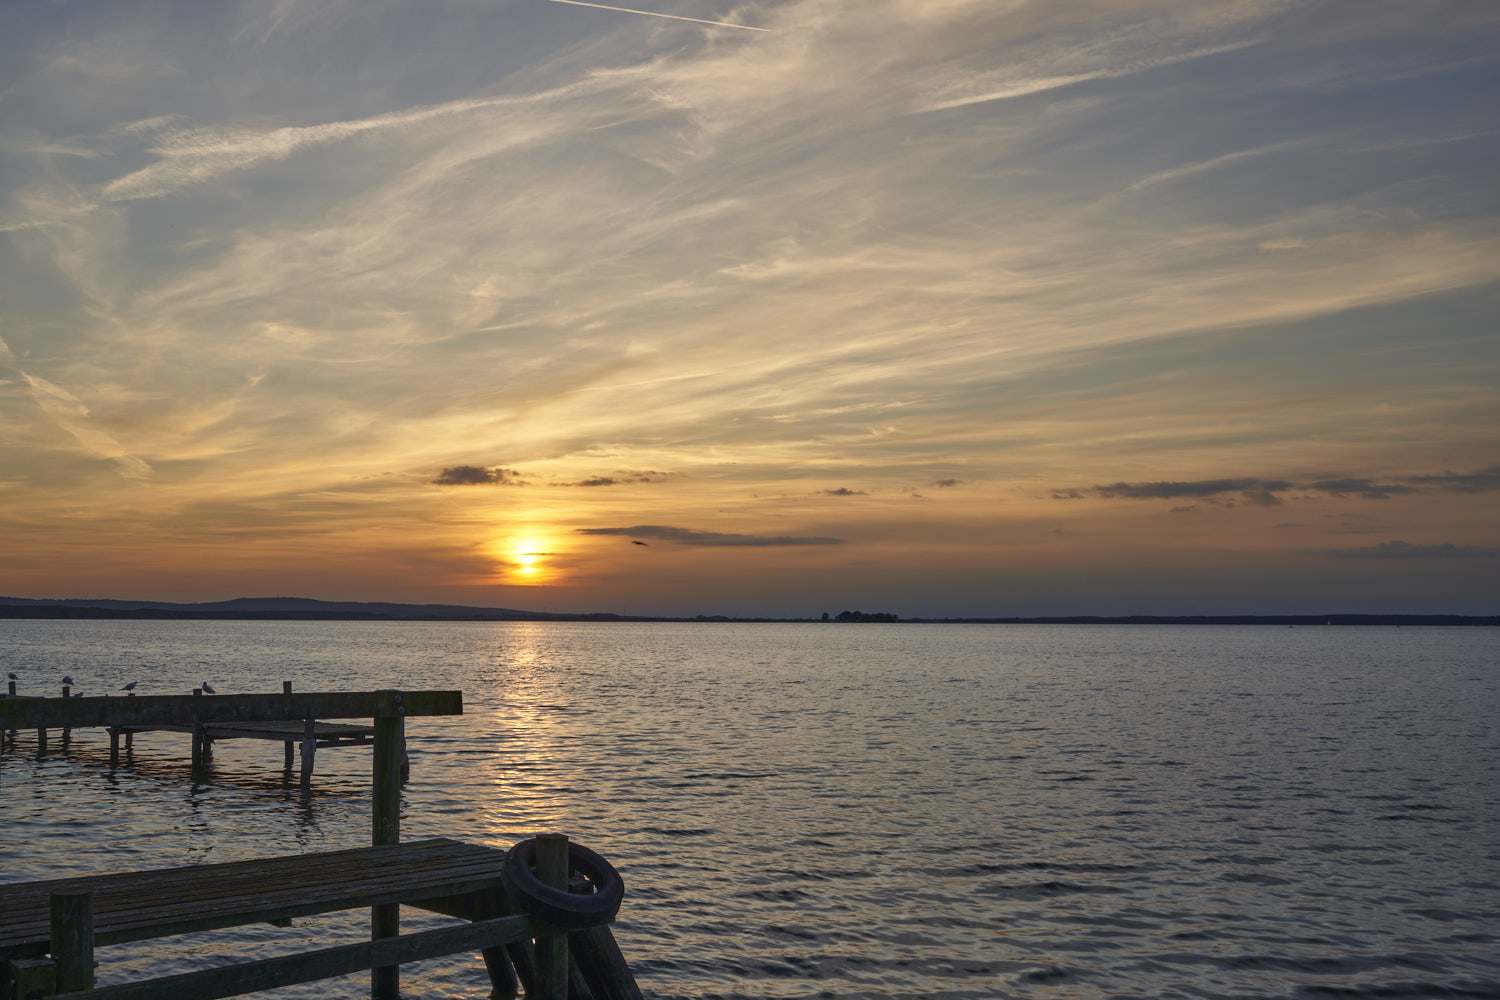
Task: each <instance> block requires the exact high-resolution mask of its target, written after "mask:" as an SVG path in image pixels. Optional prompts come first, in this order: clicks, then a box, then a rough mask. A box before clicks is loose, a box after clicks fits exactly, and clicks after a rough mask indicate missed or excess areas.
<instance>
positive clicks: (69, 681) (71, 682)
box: [63, 677, 73, 687]
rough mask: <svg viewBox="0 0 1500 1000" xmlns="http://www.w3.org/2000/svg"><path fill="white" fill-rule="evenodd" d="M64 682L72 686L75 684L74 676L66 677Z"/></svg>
mask: <svg viewBox="0 0 1500 1000" xmlns="http://www.w3.org/2000/svg"><path fill="white" fill-rule="evenodd" d="M63 683H64V684H66V685H68V686H69V687H72V686H73V678H71V677H64V678H63Z"/></svg>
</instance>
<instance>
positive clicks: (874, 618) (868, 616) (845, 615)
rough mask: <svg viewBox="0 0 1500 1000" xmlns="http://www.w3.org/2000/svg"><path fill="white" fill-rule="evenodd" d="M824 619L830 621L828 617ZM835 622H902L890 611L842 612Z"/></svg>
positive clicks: (825, 616)
mask: <svg viewBox="0 0 1500 1000" xmlns="http://www.w3.org/2000/svg"><path fill="white" fill-rule="evenodd" d="M823 618H824V620H825V621H826V620H827V619H828V615H827V614H824V615H823ZM833 620H834V621H836V622H894V621H900V619H899V618H897V617H896V616H895V615H893V614H891V613H890V612H889V611H870V612H866V611H840V612H839V613H838V614H837V615H835V616H834V618H833Z"/></svg>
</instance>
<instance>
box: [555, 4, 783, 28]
mask: <svg viewBox="0 0 1500 1000" xmlns="http://www.w3.org/2000/svg"><path fill="white" fill-rule="evenodd" d="M552 3H568V4H572V5H573V6H574V7H597V8H599V9H600V10H617V11H620V12H621V13H623V14H645V15H647V16H648V17H667V18H671V19H672V20H674V21H693V22H696V23H697V24H717V25H718V26H719V27H721V28H743V29H745V30H746V31H770V30H771V29H770V28H754V27H751V26H750V25H748V24H730V23H729V22H728V21H705V20H704V19H703V18H701V17H682V16H680V15H678V14H659V13H657V12H656V11H654V10H636V9H634V8H632V7H611V6H610V5H609V4H606V3H584V2H583V0H552Z"/></svg>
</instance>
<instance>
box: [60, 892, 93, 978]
mask: <svg viewBox="0 0 1500 1000" xmlns="http://www.w3.org/2000/svg"><path fill="white" fill-rule="evenodd" d="M51 910H52V914H51V915H52V924H51V930H50V934H51V938H52V945H51V950H52V959H53V961H55V962H56V963H57V989H58V991H59V992H62V993H72V992H74V991H75V990H91V989H93V988H94V897H93V896H92V895H91V894H90V893H87V892H67V893H64V892H54V893H52V896H51Z"/></svg>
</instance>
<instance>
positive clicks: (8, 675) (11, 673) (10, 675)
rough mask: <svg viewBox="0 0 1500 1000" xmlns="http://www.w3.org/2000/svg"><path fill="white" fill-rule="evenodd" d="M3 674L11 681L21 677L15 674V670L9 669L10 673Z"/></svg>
mask: <svg viewBox="0 0 1500 1000" xmlns="http://www.w3.org/2000/svg"><path fill="white" fill-rule="evenodd" d="M5 676H7V677H9V678H10V679H11V680H13V681H18V680H20V679H21V678H19V677H17V676H16V674H15V671H11V672H10V673H8V674H6V675H5Z"/></svg>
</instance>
